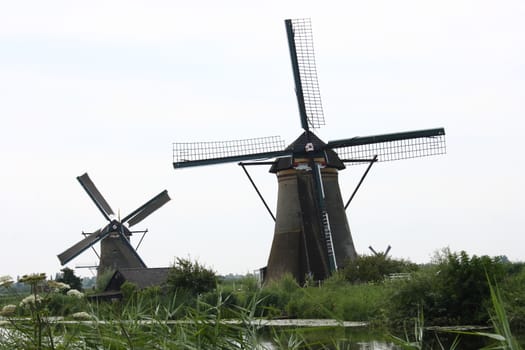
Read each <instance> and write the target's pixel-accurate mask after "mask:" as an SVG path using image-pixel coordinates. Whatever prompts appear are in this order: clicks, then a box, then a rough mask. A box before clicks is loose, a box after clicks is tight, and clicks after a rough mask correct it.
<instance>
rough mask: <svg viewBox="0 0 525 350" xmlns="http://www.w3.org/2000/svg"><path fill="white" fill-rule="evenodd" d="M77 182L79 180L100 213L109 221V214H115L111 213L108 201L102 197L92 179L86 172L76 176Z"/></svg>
mask: <svg viewBox="0 0 525 350" xmlns="http://www.w3.org/2000/svg"><path fill="white" fill-rule="evenodd" d="M77 180H78V182H80V185H82V187H83V188H84V190H85V191H86V192H87V194H88V195H89V197H90V198H91V199H92V200H93V202H94V203H95V205H96V206H97V208H98V209H99V210H100V212H101V213H102V215H104V217H105V218H106V220H108V221H110V220H111V216H113V215H115V214H114V213H113V209H111V207H110V206H109V204H108V202H106V200H105V199H104V197H103V196H102V194H101V193H100V192H99V190H98V189H97V187H96V186H95V184H94V183H93V181H91V179H90V178H89V175H88V174H87V173H85V174H83V175H81V176H78V177H77Z"/></svg>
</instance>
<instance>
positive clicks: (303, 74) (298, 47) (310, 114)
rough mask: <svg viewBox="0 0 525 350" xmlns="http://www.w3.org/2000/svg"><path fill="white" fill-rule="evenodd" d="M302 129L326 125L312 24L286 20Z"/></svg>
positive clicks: (303, 21)
mask: <svg viewBox="0 0 525 350" xmlns="http://www.w3.org/2000/svg"><path fill="white" fill-rule="evenodd" d="M285 25H286V33H287V35H288V46H289V48H290V57H291V60H292V70H293V74H294V80H295V93H296V95H297V102H298V105H299V113H300V115H301V126H302V127H303V129H305V130H308V129H309V128H312V129H317V128H320V127H321V126H323V125H325V122H324V114H323V106H322V104H321V93H320V92H319V83H318V79H317V68H316V64H315V52H314V41H313V35H312V23H311V21H310V19H309V18H303V19H288V20H285Z"/></svg>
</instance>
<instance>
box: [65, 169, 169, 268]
mask: <svg viewBox="0 0 525 350" xmlns="http://www.w3.org/2000/svg"><path fill="white" fill-rule="evenodd" d="M77 180H78V181H79V182H80V184H81V185H82V187H83V188H84V190H85V191H86V192H87V194H88V195H89V197H90V198H91V199H92V200H93V202H94V203H95V205H96V206H97V208H98V209H99V210H100V212H101V213H102V215H103V216H104V218H105V219H106V220H107V221H108V223H107V224H106V225H105V226H104V227H102V228H100V229H98V230H97V231H95V232H93V233H90V234H88V235H86V237H85V238H84V239H82V240H81V241H79V242H78V243H76V244H75V245H73V246H72V247H70V248H69V249H67V250H66V251H64V252H63V253H61V254H59V255H58V259H59V260H60V263H61V264H62V265H65V264H67V263H68V262H69V261H71V260H72V259H74V258H75V257H77V256H78V255H80V254H81V253H82V252H83V251H85V250H86V249H88V248H90V247H93V246H94V245H95V244H96V243H97V242H99V241H100V254H99V258H100V261H99V265H98V273H99V274H100V273H102V272H104V271H107V270H115V269H117V268H140V267H142V268H145V267H146V264H145V263H144V261H143V260H142V259H141V257H140V256H139V254H138V253H137V251H136V249H135V248H133V246H132V245H131V242H130V237H131V235H132V231H131V230H130V228H131V227H132V226H134V225H136V224H138V223H139V222H141V221H142V220H144V219H145V218H146V217H148V216H149V215H150V214H151V213H153V212H154V211H156V210H157V209H159V208H160V207H161V206H163V205H164V204H166V203H167V202H168V201H169V200H170V197H169V195H168V192H167V191H166V190H164V191H162V192H161V193H159V194H158V195H156V196H155V197H153V198H152V199H150V200H149V201H148V202H146V203H145V204H144V205H142V206H141V207H139V208H137V209H136V210H134V211H133V212H131V213H130V214H129V215H127V216H125V217H124V218H123V219H121V218H119V217H115V213H114V212H113V210H112V209H111V207H110V206H109V204H108V202H106V200H105V199H104V197H103V196H102V194H100V192H99V191H98V189H97V188H96V187H95V184H94V183H93V182H92V181H91V179H90V178H89V176H88V174H87V173H86V174H84V175H82V176H79V177H77Z"/></svg>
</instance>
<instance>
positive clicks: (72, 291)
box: [67, 289, 84, 299]
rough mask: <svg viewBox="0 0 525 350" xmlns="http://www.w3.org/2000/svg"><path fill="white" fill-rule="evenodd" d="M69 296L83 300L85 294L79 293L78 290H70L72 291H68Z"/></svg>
mask: <svg viewBox="0 0 525 350" xmlns="http://www.w3.org/2000/svg"><path fill="white" fill-rule="evenodd" d="M67 295H69V296H72V297H77V298H79V299H80V298H82V297H84V293H82V292H79V291H78V290H76V289H70V290H68V291H67Z"/></svg>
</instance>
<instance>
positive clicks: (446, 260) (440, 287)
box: [389, 249, 504, 325]
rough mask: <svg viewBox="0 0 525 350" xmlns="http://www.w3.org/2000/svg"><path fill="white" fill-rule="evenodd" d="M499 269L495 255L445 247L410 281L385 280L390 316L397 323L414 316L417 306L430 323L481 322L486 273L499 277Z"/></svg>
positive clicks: (486, 292)
mask: <svg viewBox="0 0 525 350" xmlns="http://www.w3.org/2000/svg"><path fill="white" fill-rule="evenodd" d="M503 272H504V264H503V263H502V262H501V261H500V260H499V258H490V257H488V256H481V257H478V256H476V255H473V256H472V257H470V256H469V255H468V254H467V253H466V252H464V251H462V252H460V253H452V252H450V251H449V250H448V249H445V250H443V251H442V252H441V253H440V254H438V255H437V256H436V258H435V260H434V263H433V264H431V265H429V266H426V267H423V268H421V269H420V271H419V272H417V273H414V274H412V276H411V278H410V280H406V281H392V282H390V283H389V286H390V288H391V294H390V295H391V297H390V302H389V305H390V318H391V320H392V321H394V322H396V321H397V322H398V323H401V322H402V320H403V319H410V318H413V317H415V316H416V315H415V314H414V312H415V311H414V310H417V309H418V308H419V307H420V308H422V309H423V310H424V312H425V315H426V318H427V320H428V322H427V323H429V324H431V325H459V324H485V323H486V322H487V321H488V315H487V312H486V308H487V302H488V301H489V298H490V291H489V287H488V285H487V282H486V274H488V275H489V276H492V277H493V278H495V279H501V276H503Z"/></svg>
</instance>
